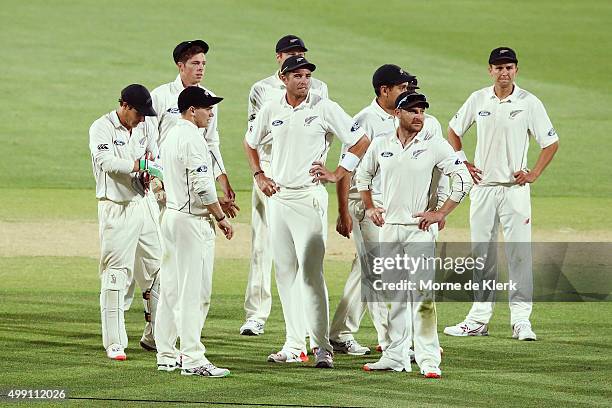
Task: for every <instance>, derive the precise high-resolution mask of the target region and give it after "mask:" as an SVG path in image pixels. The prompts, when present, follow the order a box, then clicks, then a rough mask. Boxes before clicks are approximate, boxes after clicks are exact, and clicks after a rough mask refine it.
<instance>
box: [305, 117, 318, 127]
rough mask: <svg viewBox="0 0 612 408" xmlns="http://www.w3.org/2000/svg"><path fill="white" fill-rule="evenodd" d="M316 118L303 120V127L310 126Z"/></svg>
mask: <svg viewBox="0 0 612 408" xmlns="http://www.w3.org/2000/svg"><path fill="white" fill-rule="evenodd" d="M316 118H318V116H309V117H307V118H306V119H304V126H310V124H311V123H312V121H313V120H315V119H316Z"/></svg>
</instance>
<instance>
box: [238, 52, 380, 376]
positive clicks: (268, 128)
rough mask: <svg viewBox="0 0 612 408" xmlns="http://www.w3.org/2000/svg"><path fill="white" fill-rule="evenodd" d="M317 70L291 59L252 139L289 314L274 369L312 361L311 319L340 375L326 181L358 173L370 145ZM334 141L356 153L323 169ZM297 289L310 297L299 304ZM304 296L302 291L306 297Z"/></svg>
mask: <svg viewBox="0 0 612 408" xmlns="http://www.w3.org/2000/svg"><path fill="white" fill-rule="evenodd" d="M315 68H316V67H315V65H314V64H311V63H309V62H308V61H307V60H306V59H305V58H304V57H301V56H293V57H290V58H287V59H286V60H285V62H283V65H282V67H281V80H282V81H283V82H284V83H285V86H286V91H285V94H284V95H282V96H281V97H278V98H274V99H273V100H271V101H269V102H267V103H265V104H264V106H263V107H262V108H261V110H260V111H259V113H258V115H257V118H256V119H255V122H254V123H253V126H252V129H251V131H250V132H249V134H248V135H247V138H246V141H245V149H246V152H247V156H248V159H249V164H250V166H251V170H252V171H253V176H254V177H255V179H256V181H257V185H258V187H259V189H260V190H261V191H262V192H263V193H264V194H265V195H266V196H267V197H269V198H270V199H269V201H268V214H267V215H268V216H269V227H270V243H271V245H272V253H273V254H274V266H275V270H276V282H277V285H278V292H279V295H280V298H281V303H282V306H283V315H284V318H285V327H286V341H285V345H284V346H283V348H282V349H281V350H280V351H279V352H278V353H275V354H271V355H270V356H269V357H268V361H270V362H286V363H291V362H301V361H307V360H308V357H307V356H306V343H305V333H304V330H303V326H302V325H301V324H298V322H299V320H300V319H302V318H303V317H304V309H308V313H306V318H307V319H308V327H309V329H310V335H311V341H312V345H314V346H315V347H316V353H315V365H316V367H319V368H332V367H333V357H332V356H333V349H332V346H331V345H330V344H329V300H328V296H327V288H326V286H325V279H324V278H323V256H324V254H325V241H326V230H327V191H326V190H325V187H323V185H321V183H320V182H319V181H330V182H336V181H338V180H340V179H341V178H342V177H344V176H345V175H346V174H347V173H349V172H351V171H353V170H354V169H355V166H357V163H358V162H359V158H360V157H361V156H362V155H363V153H364V152H365V151H366V149H367V147H368V145H369V140H368V137H367V136H365V135H364V134H363V132H362V131H361V129H360V128H359V126H358V125H357V124H355V123H354V122H353V120H352V119H351V117H350V116H348V115H347V114H346V113H345V112H344V111H343V110H342V108H340V106H339V105H338V104H337V103H335V102H333V101H330V100H329V99H325V98H322V97H321V96H319V95H316V94H314V93H312V92H309V90H310V82H311V78H310V77H311V73H312V72H313V71H314V70H315ZM333 135H336V136H337V137H338V138H339V139H340V140H341V141H342V143H344V144H346V145H348V146H349V149H348V152H347V154H346V155H345V158H344V159H343V161H342V163H341V165H340V166H339V167H338V168H337V169H336V170H335V171H334V172H330V171H328V170H327V169H325V167H324V166H323V164H322V163H324V162H325V159H326V157H327V152H328V150H329V147H330V144H331V141H332V138H333ZM270 140H271V143H272V154H271V158H270V170H269V172H268V173H266V172H265V171H264V170H263V169H262V167H261V163H260V159H259V153H258V148H259V147H260V146H261V145H264V144H266V143H268V141H270ZM296 287H297V288H299V289H301V290H302V292H303V296H302V297H295V296H294V293H295V291H296ZM299 289H298V290H299Z"/></svg>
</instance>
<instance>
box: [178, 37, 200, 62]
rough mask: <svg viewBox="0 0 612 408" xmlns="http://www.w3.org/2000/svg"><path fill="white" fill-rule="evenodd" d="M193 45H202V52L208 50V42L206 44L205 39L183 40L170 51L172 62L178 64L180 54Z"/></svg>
mask: <svg viewBox="0 0 612 408" xmlns="http://www.w3.org/2000/svg"><path fill="white" fill-rule="evenodd" d="M193 46H199V47H202V49H203V50H204V54H206V53H207V52H208V48H209V47H208V44H206V41H203V40H192V41H183V42H182V43H180V44H179V45H177V46H176V47H174V51H172V57H173V58H174V63H175V64H178V62H179V59H181V55H183V53H184V52H185V51H187V50H188V49H189V48H191V47H193Z"/></svg>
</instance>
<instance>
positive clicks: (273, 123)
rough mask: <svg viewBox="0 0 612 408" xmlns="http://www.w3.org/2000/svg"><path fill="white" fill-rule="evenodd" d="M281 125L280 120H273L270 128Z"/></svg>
mask: <svg viewBox="0 0 612 408" xmlns="http://www.w3.org/2000/svg"><path fill="white" fill-rule="evenodd" d="M282 124H283V121H282V120H275V121H274V122H272V126H280V125H282Z"/></svg>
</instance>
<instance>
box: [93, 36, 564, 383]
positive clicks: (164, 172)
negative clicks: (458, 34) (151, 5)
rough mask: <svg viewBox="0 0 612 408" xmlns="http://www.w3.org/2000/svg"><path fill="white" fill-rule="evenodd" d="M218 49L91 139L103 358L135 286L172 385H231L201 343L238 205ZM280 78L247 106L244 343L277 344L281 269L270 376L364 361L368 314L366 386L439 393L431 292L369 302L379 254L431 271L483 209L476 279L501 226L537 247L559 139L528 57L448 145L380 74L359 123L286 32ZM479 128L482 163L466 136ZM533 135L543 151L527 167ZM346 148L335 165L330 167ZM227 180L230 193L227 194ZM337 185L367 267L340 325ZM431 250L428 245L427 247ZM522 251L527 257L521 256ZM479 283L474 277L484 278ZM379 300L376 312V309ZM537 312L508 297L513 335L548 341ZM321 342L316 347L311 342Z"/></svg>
mask: <svg viewBox="0 0 612 408" xmlns="http://www.w3.org/2000/svg"><path fill="white" fill-rule="evenodd" d="M208 51H209V45H208V44H207V43H206V42H204V41H202V40H194V41H184V42H181V43H180V44H178V45H177V46H176V47H175V49H174V52H173V59H174V63H175V64H176V66H177V68H178V76H177V77H176V79H175V80H174V81H172V82H170V83H167V84H164V85H161V86H159V87H157V88H155V89H154V90H153V91H152V92H151V93H149V91H148V90H147V89H146V88H145V87H144V86H142V85H138V84H132V85H129V86H127V87H126V88H124V89H123V90H122V91H121V96H120V99H119V106H118V108H117V109H115V110H113V111H111V112H110V113H107V114H105V115H104V116H102V117H101V118H99V119H98V120H96V121H95V122H94V123H93V124H92V126H91V128H90V143H89V145H90V151H91V157H92V166H93V172H94V177H95V180H96V197H97V199H98V219H99V234H100V245H101V251H100V252H101V255H100V268H99V270H100V278H101V291H100V310H101V319H102V338H103V345H104V347H105V349H106V354H107V357H108V358H110V359H113V360H125V359H126V358H127V356H126V354H125V349H126V348H127V345H128V342H127V334H126V329H125V322H124V311H125V310H127V309H129V307H130V305H131V302H132V296H133V290H134V283H136V284H137V285H138V286H139V287H140V289H141V291H142V296H143V302H144V310H145V321H146V323H145V330H144V332H143V335H142V338H141V341H140V345H141V346H142V347H143V348H145V349H146V350H150V351H156V352H157V367H158V370H160V371H174V370H180V371H181V374H183V375H196V376H202V377H224V376H227V375H228V374H229V370H228V369H225V368H220V367H216V366H215V365H214V364H212V363H211V362H210V361H209V360H208V359H207V358H206V348H205V346H204V344H203V343H202V341H201V332H202V329H203V326H204V323H205V320H206V317H207V314H208V310H209V306H210V298H211V288H212V273H213V264H214V251H215V249H214V246H215V228H216V227H215V224H216V226H217V227H219V229H220V230H221V231H222V232H223V234H224V235H225V237H226V238H227V239H231V238H232V236H233V234H234V230H233V227H232V225H231V224H230V222H229V221H228V218H233V217H235V215H236V213H237V211H239V208H238V206H237V205H236V203H235V193H234V191H233V189H232V187H231V184H230V181H229V178H228V176H227V173H226V170H225V166H224V164H223V158H222V156H221V151H220V137H219V132H218V112H219V103H220V102H221V101H222V100H223V98H221V97H217V96H216V95H215V94H213V93H212V92H211V91H210V90H208V89H206V88H205V87H203V86H202V85H201V82H202V80H203V78H204V73H205V70H206V54H207V53H208ZM275 52H276V60H277V62H278V69H277V71H276V72H275V73H274V74H273V75H271V76H270V77H267V78H265V79H262V80H261V81H258V82H256V83H255V84H254V85H253V86H252V88H251V91H250V94H249V108H248V126H247V127H248V128H247V131H246V135H245V138H244V143H243V145H244V150H245V152H246V156H247V160H248V165H249V166H250V168H251V171H252V175H253V193H252V222H251V228H252V247H251V260H250V272H249V275H248V282H247V288H246V295H245V303H244V309H245V312H246V321H245V322H244V324H243V325H242V327H240V334H242V335H250V336H257V335H262V334H263V333H264V328H265V324H266V321H267V319H268V317H269V314H270V310H271V300H272V295H271V290H272V289H271V273H272V272H271V271H272V266H273V265H274V270H275V273H276V283H277V289H278V293H279V297H280V301H281V304H282V310H283V317H284V321H285V329H286V337H285V343H284V344H283V345H282V347H281V348H280V350H279V351H278V352H277V353H273V354H270V355H269V356H268V361H269V362H271V363H285V364H290V363H295V364H301V363H305V362H307V361H309V353H312V354H314V365H315V367H317V368H333V366H334V362H333V359H334V352H335V353H346V354H351V355H367V354H370V352H371V351H370V349H369V348H368V347H364V346H362V345H360V344H359V343H358V342H357V341H356V340H355V338H354V335H355V333H356V332H357V331H358V329H359V325H360V322H361V319H362V318H363V316H364V314H365V311H366V310H368V311H369V314H370V317H371V319H372V321H373V323H374V327H375V329H376V332H377V338H378V345H377V347H376V349H377V351H378V352H381V353H382V354H381V355H380V359H379V360H378V361H376V362H372V363H367V364H365V365H364V366H363V369H364V370H366V371H374V370H391V371H411V362H412V361H415V362H416V364H417V365H418V367H419V370H420V373H421V374H422V375H423V376H425V377H427V378H440V377H441V370H440V362H441V352H442V348H441V347H440V345H439V340H438V333H437V317H436V308H435V303H434V298H433V293H425V294H424V293H423V292H421V291H419V293H416V291H413V292H414V293H412V292H411V291H408V292H407V293H405V296H403V297H402V298H401V299H400V300H397V301H394V302H389V303H388V302H387V301H385V300H381V299H376V298H373V299H370V298H368V299H364V297H363V293H362V276H363V275H364V274H367V272H365V271H364V269H365V268H368V265H367V262H365V261H364V259H366V258H367V256H366V255H367V254H366V253H367V252H368V249H369V248H373V247H376V246H377V245H381V246H382V245H383V243H384V244H389V243H391V244H393V245H394V247H395V248H396V249H397V248H399V249H398V250H399V251H400V252H402V253H404V254H408V255H410V256H420V255H423V254H422V253H419V254H416V253H415V251H416V250H415V248H416V247H417V246H418V244H424V245H425V246H424V248H427V249H426V254H425V255H427V256H434V248H435V240H436V238H437V236H438V233H439V231H440V230H442V229H443V228H444V225H445V220H446V217H447V215H448V214H449V213H450V212H451V211H453V210H454V209H455V208H456V207H457V206H458V205H459V204H460V203H461V202H462V201H463V199H464V198H465V197H466V196H467V195H468V193H469V195H470V225H471V238H472V242H473V243H474V245H473V252H474V255H475V256H478V255H484V256H485V257H486V264H485V267H484V269H483V270H482V271H480V272H479V273H480V274H481V275H482V276H490V274H494V273H495V271H496V263H497V260H496V258H495V252H496V251H495V250H494V249H492V248H494V244H495V242H496V240H497V234H498V229H499V226H500V224H501V226H502V231H503V235H504V239H505V241H506V242H507V243H512V242H523V243H525V242H527V243H528V242H530V241H531V206H530V193H529V184H530V183H533V182H534V181H535V180H536V179H537V178H538V177H539V176H540V175H541V174H542V172H543V171H544V169H545V168H546V166H547V165H548V164H549V163H550V161H551V160H552V158H553V156H554V154H555V152H556V151H557V148H558V136H557V134H556V132H555V130H554V128H553V126H552V124H551V122H550V119H549V118H548V115H547V113H546V110H545V109H544V106H543V105H542V103H541V102H540V100H539V99H537V98H536V97H535V96H534V95H532V94H531V93H529V92H527V91H525V90H523V89H521V88H519V87H518V85H517V84H516V83H515V77H516V75H517V72H518V59H517V56H516V53H515V52H514V50H512V49H511V48H508V47H500V48H496V49H494V50H493V51H492V52H491V54H490V57H489V61H488V62H489V74H490V76H491V78H492V79H493V85H492V86H489V87H487V88H484V89H481V90H479V91H476V92H474V93H473V94H472V95H470V97H469V98H468V99H467V101H466V102H465V103H464V105H463V106H462V107H461V108H460V109H459V111H458V112H457V114H456V115H455V116H454V117H453V118H452V119H451V121H450V123H449V126H448V132H447V137H444V135H443V133H442V127H441V125H440V122H439V121H438V120H437V119H436V118H434V117H433V116H431V115H428V114H427V113H426V110H427V109H428V108H429V103H430V102H429V101H428V99H427V97H426V96H425V95H424V94H422V93H419V92H418V91H417V90H418V89H419V87H418V80H417V78H416V77H415V76H414V75H411V74H410V73H408V72H407V71H405V70H404V69H402V68H401V67H399V66H397V65H393V64H385V65H382V66H381V67H379V68H378V69H377V70H376V71H375V72H374V75H373V78H372V85H373V88H374V93H375V98H374V99H373V101H372V102H371V103H370V104H369V105H367V106H366V107H365V108H364V109H363V110H361V111H360V112H359V113H358V114H357V115H355V117H351V116H349V115H348V114H347V113H346V112H345V111H344V110H343V109H342V108H341V107H340V105H338V104H337V103H336V102H334V101H333V100H331V99H329V97H328V88H327V85H326V84H325V83H324V82H322V81H320V80H317V79H315V78H313V77H312V74H313V72H314V71H315V70H316V66H315V65H314V64H313V63H311V62H309V61H308V60H307V59H306V57H305V54H306V52H307V48H306V46H305V44H304V41H303V40H302V39H301V38H299V37H297V36H295V35H287V36H284V37H283V38H281V39H280V40H278V42H277V44H276V48H275ZM474 123H476V127H477V131H476V138H477V144H476V154H475V157H474V160H473V162H472V161H470V160H469V159H468V158H467V157H466V155H465V153H463V151H462V137H463V135H464V134H465V133H466V132H467V131H468V130H469V128H470V127H471V126H472V125H473V124H474ZM530 136H531V137H533V138H534V139H535V140H536V141H537V143H538V144H539V145H540V147H541V152H540V155H539V157H538V159H537V161H536V163H535V165H534V167H533V169H531V170H529V169H528V168H527V150H528V147H529V139H530ZM334 137H336V138H338V139H339V140H340V142H341V144H342V154H341V157H340V158H339V159H338V160H339V164H338V166H337V167H336V168H335V169H334V170H330V169H328V168H326V166H325V163H326V161H327V154H328V152H329V148H330V146H331V143H332V141H333V138H334ZM215 182H218V183H219V186H220V189H221V191H222V194H223V195H222V196H218V195H217V188H216V184H215ZM330 182H331V183H336V190H337V197H338V211H339V214H338V220H337V225H336V230H337V232H338V233H339V234H341V235H343V236H345V237H347V238H348V237H349V236H352V237H353V239H354V242H355V246H356V252H357V254H356V256H355V259H354V260H353V263H352V268H351V271H350V274H349V276H348V279H347V282H346V285H345V288H344V292H343V297H342V299H341V301H340V303H339V305H338V308H337V310H336V313H335V315H334V317H333V318H332V319H331V322H330V317H329V298H328V292H327V287H326V283H325V278H324V272H323V259H324V255H325V250H326V241H327V208H328V196H327V191H326V189H325V187H324V184H325V183H330ZM419 248H421V249H420V250H421V251H422V248H423V246H419ZM520 248H524V247H520ZM507 253H508V260H509V271H510V278H512V276H513V275H515V274H524V273H528V274H530V273H531V252H530V251H525V250H524V249H516V248H515V247H511V248H510V249H507ZM475 274H476V273H475ZM364 300H366V301H364ZM531 307H532V305H531V302H530V301H528V300H525V299H522V298H521V299H518V300H517V299H513V298H512V297H510V310H511V325H512V329H513V337H514V338H517V339H519V340H535V339H536V335H535V333H534V332H533V330H532V328H531V324H530V320H529V319H530V315H531ZM492 312H493V302H492V301H475V302H474V304H473V306H472V308H471V310H470V312H469V314H468V315H467V316H466V318H465V320H464V321H462V322H461V323H459V324H457V325H456V326H452V327H446V328H445V329H444V333H445V334H447V335H451V336H484V335H487V334H488V322H489V320H490V318H491V316H492ZM308 338H309V344H307V339H308Z"/></svg>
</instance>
